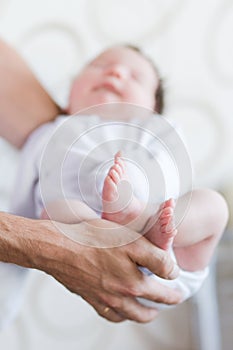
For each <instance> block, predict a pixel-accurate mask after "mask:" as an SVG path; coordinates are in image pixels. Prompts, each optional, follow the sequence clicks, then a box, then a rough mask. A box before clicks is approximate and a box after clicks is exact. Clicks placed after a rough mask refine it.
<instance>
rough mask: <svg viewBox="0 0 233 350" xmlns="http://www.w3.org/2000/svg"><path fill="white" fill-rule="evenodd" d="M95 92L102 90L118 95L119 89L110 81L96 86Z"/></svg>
mask: <svg viewBox="0 0 233 350" xmlns="http://www.w3.org/2000/svg"><path fill="white" fill-rule="evenodd" d="M94 90H95V91H96V90H100V91H101V90H103V91H107V92H111V93H114V94H116V95H120V91H119V89H118V88H117V87H116V84H114V83H113V82H110V81H106V82H103V83H102V84H101V85H98V86H97V87H96V88H95V89H94Z"/></svg>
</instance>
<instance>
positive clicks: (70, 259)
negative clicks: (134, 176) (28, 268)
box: [42, 219, 181, 322]
mask: <svg viewBox="0 0 233 350" xmlns="http://www.w3.org/2000/svg"><path fill="white" fill-rule="evenodd" d="M46 225H49V226H50V230H51V223H46ZM56 226H59V229H60V230H61V231H63V232H65V234H66V235H67V236H69V237H72V238H73V239H75V240H76V242H77V241H78V242H81V244H80V243H76V242H74V241H72V240H70V239H69V238H66V236H63V237H62V236H61V235H59V237H58V238H57V240H56V242H54V245H53V246H51V247H50V251H49V254H48V255H47V259H48V261H47V262H46V266H43V267H42V269H43V270H44V271H46V272H47V273H49V274H51V275H52V276H53V277H55V278H56V279H57V280H58V281H60V282H61V283H62V284H63V285H65V286H66V287H67V288H68V289H69V290H70V291H71V292H74V293H77V294H78V295H80V296H81V297H82V298H83V299H84V300H86V301H87V302H88V303H89V304H91V305H92V306H93V307H94V308H95V310H96V311H97V312H98V314H99V315H101V316H103V317H105V318H106V319H108V320H110V321H113V322H120V321H123V320H126V319H130V320H134V321H137V322H149V321H151V320H152V319H154V318H155V317H156V315H157V310H156V309H152V308H148V307H146V306H144V305H142V304H140V303H139V302H138V301H137V299H136V298H137V297H143V298H146V299H149V300H152V301H156V302H161V303H165V304H176V303H178V302H179V301H180V300H181V295H180V294H179V292H178V291H174V290H172V289H170V288H168V287H165V286H164V285H161V284H160V283H159V282H157V281H155V280H154V279H152V278H150V277H148V276H145V275H144V274H143V273H142V272H141V271H140V270H139V269H138V265H141V266H145V267H147V268H148V269H149V270H151V271H152V272H154V273H155V274H157V275H159V276H160V277H164V278H175V277H177V274H178V271H177V270H176V268H175V266H174V262H173V261H172V260H171V259H170V257H169V255H168V254H167V253H166V252H165V251H163V250H161V249H159V248H157V247H155V246H154V245H153V244H151V243H150V242H149V241H148V240H147V239H145V238H144V237H142V236H140V235H139V234H137V233H135V232H133V231H131V230H129V229H127V228H126V227H121V226H119V225H117V224H115V223H112V222H109V221H105V220H100V219H96V220H92V221H91V222H88V223H86V222H82V223H81V224H76V225H64V224H56ZM113 230H114V234H113ZM116 230H117V232H116ZM48 235H50V236H51V234H50V233H48ZM126 236H127V237H126ZM126 241H128V242H131V243H129V244H125V242H126ZM106 246H107V247H109V246H110V248H106ZM100 247H101V248H100ZM104 247H105V248H104Z"/></svg>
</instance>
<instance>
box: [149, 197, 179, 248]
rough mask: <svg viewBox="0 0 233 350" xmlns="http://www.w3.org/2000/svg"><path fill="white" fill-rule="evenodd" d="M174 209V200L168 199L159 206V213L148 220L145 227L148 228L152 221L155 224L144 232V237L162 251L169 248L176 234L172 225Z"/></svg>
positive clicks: (173, 224)
mask: <svg viewBox="0 0 233 350" xmlns="http://www.w3.org/2000/svg"><path fill="white" fill-rule="evenodd" d="M174 207H175V203H174V200H173V199H168V200H167V201H165V202H164V203H162V204H161V205H160V208H159V211H158V212H157V213H156V214H155V216H154V217H152V218H151V219H150V220H149V223H148V225H147V226H149V225H151V224H152V222H153V221H154V222H155V223H154V224H153V226H152V227H151V228H150V229H149V231H148V232H146V234H145V237H146V238H147V239H149V240H150V241H151V242H152V243H153V244H155V245H156V246H157V247H159V248H161V249H164V250H168V249H169V248H170V247H171V245H172V243H173V240H174V237H175V235H176V233H177V230H176V228H175V223H174ZM152 220H153V221H152Z"/></svg>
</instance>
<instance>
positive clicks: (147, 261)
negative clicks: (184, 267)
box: [128, 237, 179, 279]
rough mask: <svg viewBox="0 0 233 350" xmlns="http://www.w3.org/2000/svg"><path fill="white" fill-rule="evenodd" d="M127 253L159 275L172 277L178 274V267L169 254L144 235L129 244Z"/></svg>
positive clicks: (139, 263)
mask: <svg viewBox="0 0 233 350" xmlns="http://www.w3.org/2000/svg"><path fill="white" fill-rule="evenodd" d="M128 255H129V257H130V258H131V260H133V261H134V262H135V263H137V264H138V265H140V266H143V267H147V268H148V269H149V270H150V271H151V272H153V273H154V274H156V275H157V276H159V277H162V278H165V279H174V278H176V277H178V276H179V267H178V266H177V265H176V263H175V262H174V261H173V260H172V258H171V256H170V254H169V253H168V252H167V251H165V250H162V249H160V248H158V247H156V246H155V245H153V244H152V243H151V242H149V241H148V240H147V239H146V238H145V237H141V238H140V239H139V240H137V241H135V242H133V243H132V244H131V247H130V250H129V251H128Z"/></svg>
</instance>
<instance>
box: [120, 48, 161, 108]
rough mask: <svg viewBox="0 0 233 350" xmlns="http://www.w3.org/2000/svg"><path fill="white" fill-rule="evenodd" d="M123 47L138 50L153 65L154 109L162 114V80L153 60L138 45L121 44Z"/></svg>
mask: <svg viewBox="0 0 233 350" xmlns="http://www.w3.org/2000/svg"><path fill="white" fill-rule="evenodd" d="M123 47H126V48H128V49H131V50H133V51H135V52H138V53H139V54H141V55H142V56H143V57H144V58H145V59H146V60H147V61H148V62H149V63H150V64H151V66H152V67H153V69H154V71H155V73H156V75H157V78H158V87H157V89H156V91H155V107H154V111H155V112H156V113H159V114H162V113H163V109H164V87H163V80H162V78H161V77H160V73H159V70H158V68H157V67H156V66H155V64H154V62H153V61H152V60H151V59H150V58H149V57H147V56H146V55H145V54H144V52H142V50H141V49H139V47H137V46H134V45H123Z"/></svg>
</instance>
